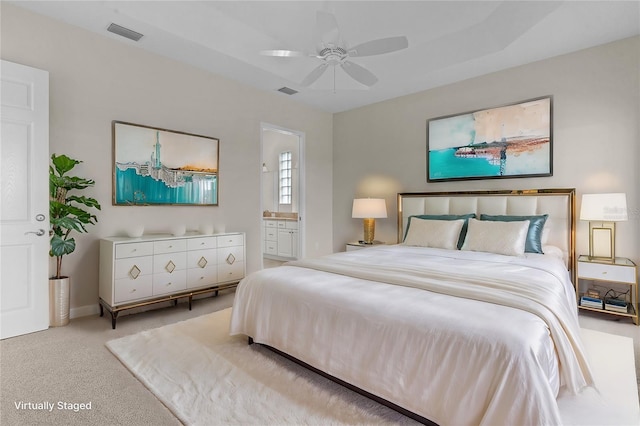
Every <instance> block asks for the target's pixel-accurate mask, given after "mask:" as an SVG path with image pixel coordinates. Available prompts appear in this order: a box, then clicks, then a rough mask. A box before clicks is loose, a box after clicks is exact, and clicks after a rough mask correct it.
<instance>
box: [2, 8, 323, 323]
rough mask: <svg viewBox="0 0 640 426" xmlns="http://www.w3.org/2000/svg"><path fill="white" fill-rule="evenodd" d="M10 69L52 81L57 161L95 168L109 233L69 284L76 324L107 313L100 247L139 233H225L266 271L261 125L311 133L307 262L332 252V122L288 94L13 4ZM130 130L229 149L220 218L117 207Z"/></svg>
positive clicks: (5, 23) (83, 243) (211, 212)
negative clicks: (172, 133)
mask: <svg viewBox="0 0 640 426" xmlns="http://www.w3.org/2000/svg"><path fill="white" fill-rule="evenodd" d="M1 19H2V21H1V31H2V33H1V35H2V39H1V40H2V45H1V51H0V52H1V54H2V59H5V60H8V61H12V62H17V63H20V64H24V65H29V66H32V67H35V68H40V69H43V70H46V71H49V76H50V110H51V118H50V147H49V150H50V152H51V153H57V154H67V155H70V156H72V157H75V158H77V159H80V160H83V161H84V163H83V164H82V165H80V166H78V168H77V173H78V175H81V176H84V177H88V178H92V179H95V181H96V186H95V188H92V189H91V191H90V194H88V195H91V196H94V197H96V198H97V199H98V201H99V202H100V203H101V204H102V211H101V212H100V213H99V214H98V219H99V223H98V225H97V226H95V227H92V228H91V230H90V233H89V234H83V235H81V236H80V237H78V238H77V242H78V249H77V250H76V252H75V253H74V254H72V255H71V256H67V257H66V258H65V260H64V263H63V273H64V274H67V275H70V276H71V277H72V287H73V288H72V297H71V306H72V314H73V313H74V311H73V309H74V308H75V313H76V315H82V314H83V313H90V312H91V311H92V310H93V309H95V308H97V298H98V283H97V280H98V239H99V238H101V237H106V236H111V235H116V234H119V233H121V232H123V230H124V229H125V226H126V224H127V223H144V224H145V226H146V229H147V230H148V231H149V232H163V231H167V230H169V227H170V225H171V224H172V223H174V222H176V221H177V222H186V223H187V225H188V228H193V229H197V227H198V224H199V223H203V222H209V223H215V224H224V225H225V226H226V229H227V230H228V231H244V232H246V233H247V258H248V262H247V268H248V271H253V270H256V269H258V268H259V267H260V265H261V263H260V262H261V225H262V219H261V216H262V212H261V211H260V185H261V183H260V174H261V171H262V167H261V163H260V123H261V122H266V123H269V124H274V125H277V126H281V127H285V128H290V129H294V130H297V131H301V132H305V135H306V146H305V152H306V170H307V176H306V188H305V190H306V191H307V196H306V203H307V204H306V206H305V211H306V212H307V218H306V219H307V220H308V222H309V223H313V224H314V226H309V227H308V228H307V235H306V239H305V241H306V246H305V250H306V253H307V255H309V256H318V255H322V254H326V253H329V252H331V251H332V241H331V229H332V228H331V227H332V224H331V212H332V207H331V206H332V195H331V194H332V182H331V173H330V172H329V173H327V171H330V170H331V168H332V137H333V136H332V114H329V113H324V112H320V111H317V110H314V109H311V108H308V107H306V106H304V105H301V104H299V103H296V102H295V101H294V100H292V99H291V98H287V97H285V96H284V95H282V94H279V93H275V92H274V93H267V92H263V91H258V90H256V89H253V88H251V87H248V86H245V85H242V84H239V83H237V82H234V81H231V80H228V79H225V78H222V77H219V76H216V75H213V74H211V73H208V72H205V71H202V70H199V69H197V68H194V67H191V66H187V65H183V64H181V63H178V62H175V61H172V60H169V59H166V58H164V57H161V56H158V55H155V54H150V53H147V52H145V51H143V50H141V49H138V48H136V47H131V46H128V45H126V44H124V43H120V42H116V41H113V40H111V39H109V38H108V37H103V36H100V35H96V34H94V33H91V32H88V31H85V30H82V29H79V28H76V27H72V26H70V25H67V24H64V23H60V22H57V21H54V20H51V19H49V18H45V17H42V16H40V15H36V14H33V13H31V12H28V11H26V10H24V9H22V8H19V7H16V6H13V5H7V4H5V3H3V4H2V17H1ZM112 120H122V121H128V122H132V123H137V124H144V125H148V126H156V127H161V128H165V129H171V130H179V131H184V132H189V133H195V134H201V135H206V136H212V137H216V138H219V139H220V194H219V206H218V207H174V206H162V207H161V206H153V207H128V206H112V205H111V187H112V161H113V160H112V140H111V121H112Z"/></svg>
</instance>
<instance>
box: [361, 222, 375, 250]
mask: <svg viewBox="0 0 640 426" xmlns="http://www.w3.org/2000/svg"><path fill="white" fill-rule="evenodd" d="M362 222H363V224H364V243H365V244H373V237H374V235H375V233H376V220H375V219H362Z"/></svg>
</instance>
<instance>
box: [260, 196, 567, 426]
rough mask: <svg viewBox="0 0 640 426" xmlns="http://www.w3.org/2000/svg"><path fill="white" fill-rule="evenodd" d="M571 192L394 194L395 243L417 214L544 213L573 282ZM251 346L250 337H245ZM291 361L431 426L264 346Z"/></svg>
mask: <svg viewBox="0 0 640 426" xmlns="http://www.w3.org/2000/svg"><path fill="white" fill-rule="evenodd" d="M574 212H575V189H573V188H569V189H527V190H513V191H511V190H510V191H502V190H500V191H458V192H418V193H408V192H405V193H399V194H398V242H401V241H402V239H403V237H404V231H405V229H406V226H407V222H408V218H409V216H411V215H418V214H466V213H476V214H477V215H478V217H479V216H480V214H482V213H485V214H494V215H500V214H502V215H536V214H548V215H549V217H548V219H547V221H546V223H545V227H549V228H550V233H549V238H548V244H550V245H554V246H557V247H559V248H560V249H561V250H562V251H563V253H564V256H565V262H566V264H567V268H568V270H569V271H570V272H571V279H572V281H573V279H574V271H575V267H574V262H575V251H574V243H575V214H574ZM248 343H249V344H253V343H254V342H253V338H252V337H251V336H249V337H248ZM264 346H265V347H267V348H269V349H271V350H272V351H274V352H276V353H278V354H280V355H282V356H284V357H285V358H287V359H290V360H292V361H293V362H295V363H297V364H299V365H301V366H303V367H305V368H307V369H309V370H311V371H313V372H315V373H318V374H320V375H321V376H324V377H326V378H328V379H330V380H332V381H334V382H336V383H338V384H340V385H343V386H345V387H347V388H348V389H351V390H353V391H355V392H358V393H360V394H361V395H364V396H366V397H368V398H369V399H372V400H374V401H376V402H378V403H380V404H382V405H385V406H387V407H389V408H391V409H393V410H395V411H397V412H399V413H401V414H404V415H405V416H407V417H410V418H412V419H413V420H416V421H418V422H420V423H422V424H426V425H435V426H437V424H436V423H434V422H432V421H431V420H429V419H426V418H424V417H422V416H420V415H418V414H416V413H413V412H411V411H409V410H407V409H405V408H403V407H401V406H398V405H396V404H394V403H392V402H390V401H387V400H385V399H383V398H380V397H378V396H377V395H374V394H372V393H369V392H367V391H364V390H362V389H360V388H358V387H357V386H354V385H352V384H350V383H348V382H345V381H344V380H341V379H338V378H336V377H334V376H331V375H330V374H328V373H325V372H324V371H322V370H319V369H317V368H315V367H313V366H311V365H309V364H307V363H304V362H302V361H300V360H298V359H297V358H294V357H293V356H291V355H288V354H287V353H284V352H282V351H280V350H278V349H275V348H273V347H271V346H268V345H264Z"/></svg>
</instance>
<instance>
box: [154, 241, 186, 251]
mask: <svg viewBox="0 0 640 426" xmlns="http://www.w3.org/2000/svg"><path fill="white" fill-rule="evenodd" d="M179 251H187V240H184V239H183V240H163V241H155V242H154V243H153V254H162V253H175V252H179Z"/></svg>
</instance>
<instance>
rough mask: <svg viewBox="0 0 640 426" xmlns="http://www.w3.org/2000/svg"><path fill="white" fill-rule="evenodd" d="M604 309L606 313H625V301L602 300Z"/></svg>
mask: <svg viewBox="0 0 640 426" xmlns="http://www.w3.org/2000/svg"><path fill="white" fill-rule="evenodd" d="M604 309H605V310H606V311H612V312H620V313H623V314H626V313H627V301H626V300H620V299H612V298H607V299H605V300H604Z"/></svg>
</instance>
